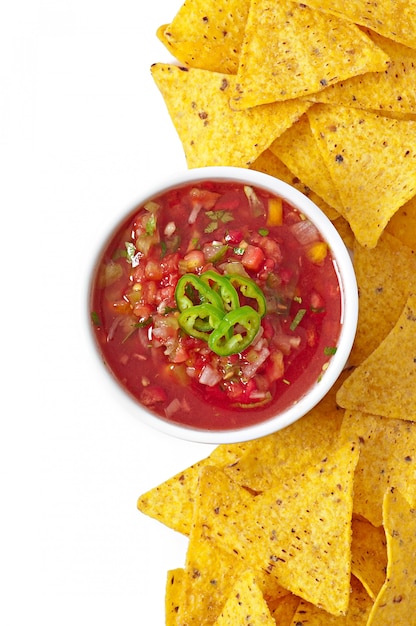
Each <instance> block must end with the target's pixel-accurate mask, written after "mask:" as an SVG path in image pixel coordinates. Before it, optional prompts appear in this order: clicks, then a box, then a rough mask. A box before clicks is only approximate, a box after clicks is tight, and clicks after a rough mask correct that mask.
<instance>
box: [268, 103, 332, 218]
mask: <svg viewBox="0 0 416 626" xmlns="http://www.w3.org/2000/svg"><path fill="white" fill-rule="evenodd" d="M269 149H270V150H271V151H272V152H273V153H274V154H275V155H276V156H277V157H279V159H281V160H282V161H283V162H284V163H285V165H286V166H287V167H288V168H289V170H290V171H291V172H293V173H294V174H295V175H296V176H298V177H299V178H300V180H302V181H303V182H304V183H305V184H306V185H308V187H310V188H311V189H313V191H314V192H315V193H317V194H318V196H320V197H321V198H323V199H324V200H325V202H327V203H328V204H329V205H330V206H332V207H334V208H335V209H336V210H337V212H338V213H339V212H341V213H343V206H342V202H341V198H340V195H339V193H338V190H337V188H336V186H335V185H334V182H333V181H332V180H331V176H330V173H329V171H328V168H327V166H326V164H325V161H324V159H323V157H322V154H321V152H320V150H319V148H318V144H317V142H316V139H315V137H314V135H313V133H312V131H311V127H310V124H309V119H308V117H307V116H306V115H303V116H302V117H301V118H300V119H299V120H298V121H297V122H296V123H295V124H293V126H291V127H290V128H288V130H286V131H285V132H284V133H282V134H281V135H280V136H279V137H278V138H276V139H275V140H274V141H273V143H271V144H270V147H269Z"/></svg>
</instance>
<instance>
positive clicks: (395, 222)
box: [386, 196, 416, 251]
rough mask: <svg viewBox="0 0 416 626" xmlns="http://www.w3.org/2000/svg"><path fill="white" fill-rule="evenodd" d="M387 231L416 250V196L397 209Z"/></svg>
mask: <svg viewBox="0 0 416 626" xmlns="http://www.w3.org/2000/svg"><path fill="white" fill-rule="evenodd" d="M386 231H388V232H389V233H390V234H391V235H394V237H396V238H397V239H399V240H400V241H401V242H402V243H404V244H405V245H406V246H409V248H411V249H412V250H415V251H416V196H414V197H413V198H411V199H410V200H409V201H408V202H406V204H404V205H403V206H402V207H400V209H399V210H398V211H396V213H395V214H394V215H393V217H392V218H391V220H390V222H389V223H388V224H387V226H386Z"/></svg>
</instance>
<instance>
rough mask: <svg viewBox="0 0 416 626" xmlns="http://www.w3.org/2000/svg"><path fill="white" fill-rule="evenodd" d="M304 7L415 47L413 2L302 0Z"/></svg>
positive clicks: (414, 4)
mask: <svg viewBox="0 0 416 626" xmlns="http://www.w3.org/2000/svg"><path fill="white" fill-rule="evenodd" d="M305 4H307V5H308V6H310V7H313V8H315V9H320V10H321V11H326V12H327V13H329V14H331V15H337V16H338V17H340V18H342V19H347V20H351V21H352V22H354V23H355V24H361V26H366V27H368V28H371V29H372V30H374V31H375V32H377V33H380V34H381V35H384V37H388V38H389V39H393V40H394V41H398V42H401V43H403V44H404V45H405V46H409V47H410V48H416V3H415V2H414V0H395V1H394V2H391V0H366V2H362V1H361V0H349V2H345V0H306V2H305Z"/></svg>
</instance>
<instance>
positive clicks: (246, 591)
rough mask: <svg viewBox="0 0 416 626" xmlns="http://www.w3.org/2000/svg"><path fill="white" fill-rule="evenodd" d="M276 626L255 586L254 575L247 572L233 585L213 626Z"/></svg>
mask: <svg viewBox="0 0 416 626" xmlns="http://www.w3.org/2000/svg"><path fill="white" fill-rule="evenodd" d="M241 624H249V625H252V626H262V625H264V626H276V622H275V620H274V619H273V617H272V616H271V614H270V611H269V607H268V606H267V603H266V600H265V599H264V597H263V594H262V592H261V589H260V587H259V586H258V584H257V581H256V576H255V574H254V573H253V572H252V571H250V570H247V571H245V572H243V574H242V575H241V576H240V578H239V579H238V580H237V582H236V583H235V585H234V587H233V589H232V591H231V593H230V595H229V596H228V598H227V601H226V603H225V605H224V608H223V609H222V611H221V614H220V615H219V616H218V619H216V621H215V623H214V626H240V625H241Z"/></svg>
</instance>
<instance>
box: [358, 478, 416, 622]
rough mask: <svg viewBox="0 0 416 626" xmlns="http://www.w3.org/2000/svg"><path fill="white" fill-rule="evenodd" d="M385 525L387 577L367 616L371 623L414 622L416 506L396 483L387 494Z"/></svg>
mask: <svg viewBox="0 0 416 626" xmlns="http://www.w3.org/2000/svg"><path fill="white" fill-rule="evenodd" d="M383 518H384V528H385V530H386V537H387V554H388V564H387V573H386V581H385V583H384V585H383V587H382V588H381V590H380V593H379V594H378V596H377V598H376V601H375V603H374V606H373V609H372V611H371V613H370V617H369V619H368V626H377V625H378V624H394V625H396V624H412V623H413V622H414V617H415V611H416V594H415V576H414V574H412V572H414V559H415V553H416V509H415V508H414V507H411V506H410V505H409V503H408V502H407V500H406V498H404V497H403V495H402V494H401V493H400V491H399V490H398V489H396V488H395V487H391V488H390V489H389V490H388V491H387V493H386V496H385V499H384V505H383Z"/></svg>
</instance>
